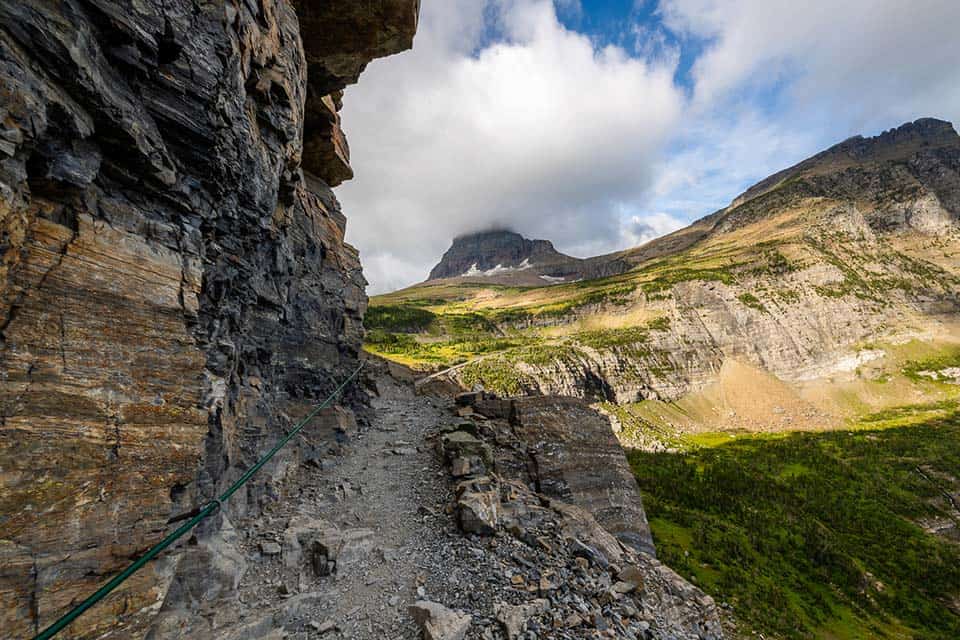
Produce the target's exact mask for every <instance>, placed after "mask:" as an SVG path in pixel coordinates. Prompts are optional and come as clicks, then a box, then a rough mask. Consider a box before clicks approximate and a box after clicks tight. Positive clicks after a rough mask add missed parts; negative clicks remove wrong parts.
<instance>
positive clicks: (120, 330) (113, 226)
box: [0, 0, 418, 638]
mask: <svg viewBox="0 0 960 640" xmlns="http://www.w3.org/2000/svg"><path fill="white" fill-rule="evenodd" d="M417 8H418V2H416V0H383V1H382V2H372V3H354V2H347V1H345V0H344V1H336V2H298V3H296V6H294V5H293V4H291V3H290V2H287V1H285V0H260V1H256V2H226V3H206V2H200V1H199V0H165V1H163V2H161V1H160V0H146V1H144V2H105V1H100V0H90V1H86V2H83V1H80V0H58V1H55V0H41V1H38V2H30V3H22V2H13V1H10V0H4V1H2V2H0V228H2V231H3V234H2V238H3V260H2V265H0V331H2V344H0V370H2V371H3V377H2V378H0V410H2V423H0V531H2V533H0V538H2V540H0V557H2V562H0V566H2V569H0V628H3V629H4V632H5V633H9V634H12V635H14V636H26V635H29V634H30V633H31V632H34V631H36V630H37V629H39V628H42V627H43V626H45V625H47V624H49V623H50V622H52V621H53V620H54V619H56V617H57V616H59V615H60V614H62V613H64V612H65V610H66V609H67V608H68V607H69V606H70V604H71V603H72V602H75V601H77V600H78V599H79V598H80V597H81V596H84V595H86V594H87V593H88V592H90V591H92V590H93V589H94V588H95V587H96V586H98V585H99V584H101V583H102V582H103V581H104V580H105V576H107V575H109V574H112V573H114V572H115V571H116V570H117V569H118V568H119V567H121V566H123V565H125V564H126V563H127V562H129V561H130V559H131V558H132V557H133V556H135V555H137V554H138V553H140V552H142V551H143V550H144V549H145V548H147V547H148V546H149V545H151V544H152V543H154V542H156V541H157V540H159V538H160V537H161V536H162V534H163V531H164V529H165V527H164V522H165V521H166V519H167V518H168V517H170V516H171V515H172V514H174V513H176V512H178V511H181V510H185V509H187V508H189V507H190V506H192V505H193V504H196V503H198V502H201V501H203V500H205V499H209V498H210V497H212V496H213V495H215V493H216V492H217V491H218V490H219V489H223V488H224V487H225V486H226V485H227V483H229V482H230V481H232V480H233V479H234V478H236V477H237V476H238V475H239V474H240V473H242V471H243V470H244V469H245V468H246V467H247V466H249V465H250V464H251V462H252V461H253V460H255V459H256V457H258V455H259V454H260V453H262V452H263V451H264V450H265V448H266V447H268V446H269V445H271V444H272V443H273V442H274V441H275V440H276V438H277V437H278V435H279V434H281V433H282V429H283V428H284V427H285V426H286V425H288V424H289V423H290V416H292V415H297V414H299V413H301V412H302V411H303V410H304V407H305V406H306V405H308V404H309V403H310V402H312V401H315V400H317V399H319V398H322V397H325V396H326V394H328V393H329V392H330V391H331V390H332V389H333V388H334V387H335V386H336V384H338V383H339V381H340V380H342V379H343V378H344V377H345V376H346V375H348V374H349V372H351V371H352V370H353V369H354V368H355V367H356V365H357V362H358V360H357V357H358V350H359V346H360V338H361V333H362V327H361V318H362V314H363V311H364V308H365V304H366V297H365V295H364V291H363V288H364V286H365V282H364V280H363V277H362V275H361V272H360V264H359V260H358V256H357V253H356V251H355V250H354V249H353V248H352V247H350V246H349V245H346V244H345V243H344V241H343V234H344V222H345V221H344V217H343V215H342V214H341V213H340V210H339V205H338V203H337V201H336V199H335V198H334V196H333V194H332V192H331V191H330V188H329V185H332V184H336V183H338V182H339V181H341V180H343V179H344V178H346V177H349V175H350V171H349V165H348V164H347V161H348V152H347V150H346V143H345V141H344V140H343V137H342V133H341V132H340V131H339V124H338V122H339V121H338V117H337V115H336V111H337V109H338V107H339V104H340V93H339V92H340V91H341V90H342V89H343V87H344V86H345V85H346V84H347V83H349V82H353V81H355V80H356V77H357V75H358V74H359V72H360V71H361V70H362V69H363V66H364V65H365V64H366V63H367V62H368V61H369V60H370V59H371V58H373V57H376V56H380V55H386V54H389V53H392V52H395V51H399V50H401V49H403V48H406V47H408V46H409V45H410V42H411V39H412V37H413V32H414V30H415V27H416V14H417ZM297 11H300V12H301V13H302V14H303V16H305V19H304V20H303V26H304V29H305V30H304V31H303V32H302V33H301V27H300V23H299V22H298V15H297ZM304 42H306V43H308V45H307V46H306V50H305V47H304V44H303V43H304ZM321 43H322V44H321ZM316 48H320V49H322V50H316ZM308 76H309V77H310V79H311V80H310V82H308ZM314 77H316V78H319V79H321V80H317V81H316V82H314ZM305 137H306V139H307V143H306V145H305V143H304V138H305ZM305 148H306V149H308V150H305ZM308 156H309V162H307V157H308ZM305 169H307V170H311V171H313V172H315V177H314V176H311V175H309V174H308V173H305V171H304V170H305ZM359 401H360V395H359V394H358V392H356V391H354V390H349V391H348V394H347V402H348V403H353V404H356V403H357V402H359ZM295 455H296V452H295V451H293V452H292V453H288V454H285V455H284V456H281V457H280V458H279V459H278V460H277V461H276V462H275V463H273V464H271V465H270V466H269V467H268V468H267V469H266V470H265V471H266V473H264V474H263V476H262V477H260V478H258V479H257V480H256V481H255V482H253V483H252V484H251V485H250V486H249V488H248V489H247V490H245V491H242V492H240V493H239V494H237V495H236V496H235V498H234V500H233V501H231V503H230V504H229V505H228V506H227V508H226V509H225V512H224V514H222V516H221V517H223V518H227V519H229V517H230V516H231V514H234V513H238V512H242V513H251V512H252V513H255V512H256V511H257V510H258V509H259V508H260V507H261V505H262V503H263V502H264V501H268V500H270V499H272V498H273V497H275V496H274V495H273V489H272V486H273V485H272V480H271V478H272V477H277V476H278V475H282V474H283V473H284V471H285V469H286V468H288V466H289V465H290V464H291V462H293V461H294V460H293V458H292V456H295ZM217 526H218V523H213V524H212V527H213V528H216V527H217ZM205 535H206V533H205V532H204V533H202V534H201V536H200V548H202V547H203V546H204V540H205ZM199 558H200V560H203V556H199ZM176 565H177V562H176V557H174V558H173V559H172V560H171V561H170V562H167V563H165V564H164V563H161V564H159V565H156V566H152V567H149V568H147V569H145V570H144V571H142V572H141V573H139V574H137V576H136V577H135V578H134V579H132V580H131V581H129V582H127V583H126V584H125V585H124V586H123V587H122V588H121V589H120V590H118V591H117V592H115V593H114V594H113V595H112V596H111V597H110V598H109V599H108V600H107V601H106V602H105V603H103V604H102V605H100V606H98V607H97V608H95V609H94V610H92V611H91V612H89V613H88V614H87V615H86V616H84V617H83V618H82V619H81V620H80V621H78V622H77V623H75V625H74V626H73V627H72V628H71V631H72V632H73V633H74V634H75V635H74V637H78V638H81V637H82V638H86V637H99V636H102V635H103V634H104V633H112V634H114V636H115V637H137V636H139V635H142V633H143V630H144V629H145V628H146V627H147V626H148V625H149V623H150V620H151V617H152V615H153V613H154V612H155V610H156V608H157V607H158V606H159V605H160V604H161V603H162V602H163V601H164V598H165V597H166V589H167V585H168V584H169V583H170V581H171V579H173V575H174V572H175V567H176ZM193 570H194V571H198V570H199V571H200V572H202V571H203V568H202V564H201V565H199V566H195V567H193Z"/></svg>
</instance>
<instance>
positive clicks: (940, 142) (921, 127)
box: [730, 118, 960, 207]
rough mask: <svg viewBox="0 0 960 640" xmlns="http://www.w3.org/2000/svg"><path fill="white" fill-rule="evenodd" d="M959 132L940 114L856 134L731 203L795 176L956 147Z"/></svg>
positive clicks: (959, 140)
mask: <svg viewBox="0 0 960 640" xmlns="http://www.w3.org/2000/svg"><path fill="white" fill-rule="evenodd" d="M958 145H960V136H958V135H957V132H956V130H955V129H954V128H953V125H952V124H951V123H950V122H947V121H946V120H939V119H937V118H920V119H918V120H914V121H913V122H906V123H904V124H902V125H900V126H899V127H894V128H892V129H888V130H886V131H884V132H883V133H880V134H879V135H876V136H871V137H864V136H861V135H856V136H853V137H850V138H847V139H846V140H844V141H843V142H840V143H837V144H835V145H833V146H832V147H830V148H828V149H826V150H824V151H821V152H820V153H818V154H816V155H813V156H810V157H809V158H807V159H806V160H803V161H801V162H799V163H797V164H795V165H793V166H792V167H789V168H787V169H784V170H782V171H779V172H777V173H775V174H773V175H772V176H770V177H768V178H765V179H763V180H761V181H760V182H758V183H757V184H755V185H753V186H752V187H750V188H749V189H747V190H746V191H744V192H743V193H742V194H740V195H739V196H737V197H736V198H734V200H733V202H732V203H731V204H730V206H731V207H736V206H739V205H741V204H743V203H745V202H747V201H748V200H751V199H753V198H755V197H757V196H760V195H763V194H764V193H766V192H768V191H770V190H771V189H774V188H775V187H776V186H777V185H779V184H781V183H783V182H784V181H786V180H789V179H790V178H794V177H801V176H811V175H817V174H823V173H829V172H832V171H836V170H840V169H843V168H845V167H847V166H853V165H861V164H866V163H871V162H884V161H897V160H906V159H908V158H910V157H912V156H913V155H915V154H916V153H917V152H919V151H921V150H923V149H935V148H938V147H956V146H958Z"/></svg>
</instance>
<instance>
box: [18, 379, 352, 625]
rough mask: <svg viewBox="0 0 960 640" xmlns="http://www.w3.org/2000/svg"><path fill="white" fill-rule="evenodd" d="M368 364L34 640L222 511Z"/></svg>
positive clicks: (65, 622)
mask: <svg viewBox="0 0 960 640" xmlns="http://www.w3.org/2000/svg"><path fill="white" fill-rule="evenodd" d="M365 364H366V362H361V363H360V366H359V367H357V368H356V369H355V370H354V372H353V373H351V374H350V375H349V376H348V377H347V378H346V379H345V380H344V381H343V382H341V383H340V386H338V387H337V388H336V389H334V390H333V392H332V393H331V394H330V395H329V396H327V399H326V400H324V401H323V402H322V403H320V404H318V405H317V406H316V407H314V408H313V410H312V411H311V412H310V413H308V414H307V415H306V416H305V417H304V418H303V419H301V420H300V422H298V423H297V425H296V426H295V427H294V428H293V430H292V431H290V433H288V434H287V435H286V436H284V437H283V438H281V440H280V441H279V442H278V443H277V444H276V445H275V446H274V447H273V449H271V450H270V451H269V452H268V453H267V454H266V455H265V456H263V457H262V458H260V460H259V461H258V462H257V463H256V464H255V465H253V466H252V467H250V469H248V470H247V472H246V473H244V474H243V475H242V476H240V478H239V479H238V480H237V481H236V482H234V483H233V484H232V485H230V488H229V489H227V490H226V491H224V492H223V493H222V494H221V495H220V497H218V498H214V499H213V500H211V501H210V502H208V503H207V504H206V505H204V506H203V507H202V508H201V509H200V510H199V511H197V513H196V515H194V516H193V517H192V518H190V520H188V521H187V522H185V523H184V524H183V525H181V526H180V527H179V528H178V529H177V530H176V531H174V532H173V533H171V534H170V535H168V536H167V537H166V538H164V539H163V540H161V541H160V542H158V543H157V544H156V545H155V546H154V547H153V548H151V549H150V550H149V551H147V552H146V553H145V554H143V555H142V556H140V557H139V558H138V559H137V560H136V561H135V562H134V563H133V564H131V565H130V566H129V567H127V568H126V569H124V570H123V571H122V572H121V573H119V574H118V575H117V576H116V577H114V578H113V579H112V580H111V581H110V582H108V583H107V584H105V585H103V586H102V587H100V588H99V589H97V590H96V591H95V592H94V593H93V594H92V595H90V597H88V598H87V599H86V600H84V601H83V602H81V603H80V604H78V605H77V606H76V607H74V608H73V609H71V610H70V612H68V613H67V614H66V615H64V616H63V617H62V618H60V619H59V620H57V621H56V622H54V623H53V624H52V625H50V626H49V627H47V628H46V629H44V630H43V631H42V632H40V634H39V635H37V636H36V637H34V639H33V640H48V638H52V637H53V636H55V635H56V634H57V633H59V632H60V631H62V630H63V629H64V627H66V626H67V625H68V624H70V623H71V622H73V621H74V620H76V619H77V618H79V617H80V616H81V615H83V613H84V612H85V611H86V610H87V609H89V608H90V607H92V606H93V605H95V604H96V603H98V602H99V601H100V600H102V599H103V598H105V597H106V596H107V594H109V593H110V592H111V591H113V590H114V589H116V588H117V587H118V586H120V584H121V583H122V582H123V581H124V580H126V579H127V578H129V577H130V576H132V575H133V574H134V573H136V572H137V571H138V570H139V569H141V568H142V567H143V566H144V565H145V564H147V563H148V562H150V561H151V560H153V559H154V558H156V557H157V555H159V554H160V552H161V551H163V550H164V549H166V548H167V547H169V546H170V545H171V544H173V543H174V542H175V541H176V540H177V539H178V538H180V537H181V536H183V534H185V533H187V532H188V531H190V530H191V529H193V528H194V527H195V526H197V525H198V524H199V523H200V521H201V520H203V519H204V518H207V517H209V516H210V515H212V514H213V513H214V512H216V511H217V510H218V509H219V508H220V506H221V505H222V504H223V503H224V502H226V501H227V500H228V499H229V498H230V496H232V495H233V494H234V493H236V492H237V490H238V489H239V488H240V487H242V486H243V485H244V484H246V482H247V481H248V480H249V479H250V478H252V477H253V475H254V474H255V473H256V472H257V471H259V470H260V469H261V467H263V465H265V464H267V462H269V461H270V458H272V457H273V456H274V454H276V453H277V451H279V450H280V449H282V448H283V447H284V445H286V444H287V443H288V442H290V440H291V439H292V438H293V437H294V436H295V435H297V434H298V433H300V430H301V429H303V428H304V427H305V426H307V423H308V422H310V420H312V419H313V417H314V416H316V415H317V414H318V413H320V411H321V410H322V409H325V408H326V407H328V406H329V405H330V402H331V401H332V400H333V399H334V398H335V397H337V395H338V394H339V393H340V392H341V391H343V389H344V388H345V387H346V386H347V384H349V383H350V381H351V380H353V379H354V378H355V377H357V374H358V373H360V370H361V369H363V366H364V365H365Z"/></svg>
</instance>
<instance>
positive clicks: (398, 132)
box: [338, 0, 683, 291]
mask: <svg viewBox="0 0 960 640" xmlns="http://www.w3.org/2000/svg"><path fill="white" fill-rule="evenodd" d="M491 32H493V33H494V35H495V37H494V38H491ZM673 72H674V69H673V67H672V65H671V64H670V63H667V62H661V63H648V62H646V61H645V60H642V59H637V58H631V57H630V56H628V55H627V53H626V52H625V51H623V50H622V49H619V48H617V47H612V46H607V47H599V48H598V47H596V46H595V45H594V43H593V42H592V41H591V39H590V38H588V37H586V36H584V35H582V34H579V33H576V32H572V31H568V30H566V29H565V28H564V27H563V26H562V25H561V23H560V22H559V21H558V19H557V16H556V13H555V10H554V5H553V4H552V3H551V2H546V1H537V0H509V1H508V0H499V1H495V0H489V1H487V2H479V1H475V0H470V1H466V0H461V1H449V2H448V1H443V2H425V3H424V5H423V9H422V16H421V26H420V30H419V32H418V35H417V37H416V41H415V43H414V49H413V51H412V52H410V53H406V54H403V55H402V56H397V57H394V58H389V59H386V60H384V61H379V62H375V63H372V64H371V65H370V67H369V68H368V70H367V71H366V73H365V74H364V77H363V78H362V80H361V82H360V84H359V85H357V86H356V87H351V88H350V89H349V90H348V91H347V94H346V96H345V99H344V110H343V119H344V127H345V129H346V132H347V135H348V138H349V140H350V146H351V156H352V159H353V164H354V168H355V170H356V178H354V180H353V181H351V182H348V183H346V184H344V185H343V186H342V187H339V188H338V195H339V197H340V199H341V200H342V202H343V205H344V210H345V211H346V212H347V215H348V217H349V227H348V230H349V235H348V237H349V239H350V240H351V241H352V242H354V243H355V244H356V245H357V246H358V247H359V248H360V250H361V254H362V257H363V260H364V265H365V271H366V273H367V278H368V279H369V280H370V282H371V291H383V290H386V289H389V288H393V287H396V286H400V285H403V284H409V283H410V282H411V280H410V274H413V273H419V274H420V276H419V277H418V278H416V279H420V278H422V277H425V275H426V273H427V272H428V270H429V268H430V266H431V264H432V263H433V262H435V261H436V259H437V258H438V257H439V256H440V255H441V254H442V253H443V251H444V250H445V249H446V248H447V246H448V245H449V242H450V240H451V239H452V238H453V237H454V236H455V235H457V234H459V233H464V232H469V231H471V230H476V229H481V228H485V227H490V226H492V225H504V226H509V227H511V228H513V229H516V230H517V231H519V232H521V233H524V234H527V235H530V236H536V237H546V238H549V239H551V240H553V241H554V242H555V243H556V244H557V246H558V247H559V248H561V249H562V250H566V251H569V252H571V253H574V254H579V255H584V254H583V252H584V251H585V250H587V249H596V248H604V249H605V250H608V251H609V250H613V249H615V248H621V247H622V246H625V245H624V244H623V240H622V238H621V220H620V215H619V211H620V209H621V208H622V206H623V205H624V203H629V202H633V201H636V200H637V199H639V198H641V197H642V195H643V193H644V191H645V190H646V188H647V186H648V185H650V184H651V183H652V182H653V180H654V176H653V174H652V171H651V169H652V166H653V164H654V162H655V161H656V158H657V157H658V154H659V152H660V149H661V148H662V146H663V145H664V143H665V142H666V140H667V135H668V134H669V132H671V131H672V130H673V129H674V128H675V126H676V123H677V120H678V118H679V117H680V115H681V113H682V109H683V96H682V93H681V92H680V91H678V89H677V88H676V87H675V86H674V83H673ZM388 257H389V259H388Z"/></svg>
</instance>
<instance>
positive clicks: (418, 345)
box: [367, 118, 960, 430]
mask: <svg viewBox="0 0 960 640" xmlns="http://www.w3.org/2000/svg"><path fill="white" fill-rule="evenodd" d="M958 242H960V137H958V135H957V133H956V131H955V130H954V128H953V126H952V125H951V124H950V123H948V122H943V121H940V120H935V119H930V118H927V119H921V120H918V121H916V122H911V123H906V124H904V125H902V126H900V127H898V128H896V129H892V130H890V131H887V132H885V133H883V134H881V135H879V136H875V137H872V138H863V137H856V138H851V139H850V140H847V141H845V142H842V143H840V144H838V145H836V146H834V147H831V148H830V149H828V150H826V151H824V152H823V153H820V154H817V155H816V156H813V157H811V158H809V159H808V160H805V161H803V162H801V163H800V164H798V165H796V166H794V167H791V168H789V169H786V170H784V171H782V172H779V173H777V174H775V175H773V176H771V177H770V178H768V179H766V180H763V181H762V182H760V183H758V184H757V185H756V186H754V187H752V188H750V189H749V190H747V191H746V192H745V193H743V194H742V195H740V196H739V197H737V198H735V199H734V200H733V202H732V203H731V204H730V206H728V207H725V208H724V209H722V210H720V211H717V212H716V213H714V214H712V215H709V216H707V217H705V218H703V219H702V220H699V221H697V222H694V223H693V224H691V225H690V226H688V227H686V228H684V229H681V230H679V231H676V232H674V233H672V234H669V235H667V236H664V237H662V238H659V239H657V240H654V241H652V242H649V243H647V244H645V245H642V246H639V247H636V248H633V249H629V250H626V251H623V252H620V253H617V254H611V255H608V256H598V257H596V258H590V259H586V260H576V261H575V262H569V263H567V264H566V265H565V266H566V267H569V269H570V271H571V272H576V271H577V270H579V272H578V275H576V276H574V277H573V278H569V279H564V280H563V281H560V280H556V281H554V280H548V281H547V282H543V281H541V282H539V283H534V282H530V281H527V280H524V279H523V278H528V276H527V275H526V274H528V273H530V272H532V271H534V270H533V269H528V270H525V271H506V270H500V271H498V272H496V273H490V274H475V275H473V276H471V277H460V278H452V279H451V278H448V279H444V280H436V281H434V280H428V281H427V282H425V283H421V284H419V285H416V286H414V287H410V288H408V289H404V290H401V291H397V292H394V293H391V294H387V295H383V296H377V297H376V298H374V299H373V300H372V306H371V310H370V313H368V318H369V321H368V322H367V327H368V328H370V329H373V331H372V332H371V333H370V335H369V338H368V348H369V349H370V350H372V351H374V352H377V353H380V354H383V355H385V356H386V357H394V358H397V359H399V360H401V361H403V362H405V363H407V364H412V365H415V366H420V367H421V368H424V369H430V368H435V369H442V368H444V367H448V366H452V368H451V369H450V370H449V372H448V373H447V374H445V375H446V376H447V377H451V378H453V379H455V380H456V381H458V382H459V383H460V384H462V385H464V386H466V387H472V386H474V385H477V384H481V385H483V386H485V387H486V388H487V389H492V390H496V391H499V392H501V393H509V394H524V393H525V394H548V395H549V394H559V395H569V396H577V397H581V398H587V399H591V400H594V401H600V402H608V403H616V404H617V405H620V406H621V407H624V406H627V405H631V411H632V410H633V409H637V411H639V412H640V415H639V416H634V417H639V418H640V419H642V420H643V421H647V422H650V423H654V424H660V425H664V426H666V427H668V429H672V428H674V427H678V426H682V427H683V428H693V429H695V430H698V429H707V430H711V429H719V428H743V429H750V430H753V429H764V430H767V429H777V428H781V427H783V428H788V427H792V428H822V427H824V426H831V425H839V424H842V422H843V420H844V419H847V418H851V417H855V416H856V415H859V413H858V412H863V411H865V410H870V409H873V410H877V411H879V410H883V409H885V408H888V407H890V406H893V405H897V404H903V403H908V402H921V401H934V400H940V399H942V394H941V393H940V391H937V392H936V393H933V394H932V395H931V394H929V393H927V391H925V390H924V389H922V388H920V387H918V386H917V385H915V384H914V382H912V381H910V380H907V379H904V378H903V375H902V372H901V370H902V369H903V368H904V367H907V368H909V367H910V366H912V365H911V364H910V363H912V362H914V361H918V362H919V361H920V360H922V359H923V358H927V357H933V356H935V355H936V354H938V353H939V354H942V353H944V352H949V351H950V349H952V348H954V347H955V346H956V344H957V342H958V341H960V322H958V319H957V318H958V316H957V313H958V308H960V307H958V305H960V300H958V297H957V291H958V290H960V263H958V253H957V251H956V247H957V246H958ZM455 247H456V243H455ZM473 259H474V260H476V259H477V258H473ZM595 265H603V266H604V268H605V269H607V270H608V273H609V274H610V275H606V276H603V277H591V274H590V273H589V272H588V271H589V269H587V267H590V268H592V267H593V266H595ZM560 268H561V267H558V266H553V267H551V269H552V270H553V271H551V273H557V274H558V275H559V273H558V271H559V269H560ZM535 278H536V276H535ZM574 279H576V280H577V281H573V280H574ZM532 284H536V285H537V286H535V287H529V285H532ZM518 285H527V286H528V288H523V289H518V288H517V287H518ZM947 368H949V367H947ZM937 375H940V374H937ZM944 375H945V374H944ZM890 380H897V381H898V383H897V384H893V383H892V382H889V381H890ZM921 386H922V385H921ZM761 390H762V392H761ZM677 403H679V404H677ZM632 405H639V406H637V407H633V406H632ZM621 413H622V412H621ZM623 417H628V416H623Z"/></svg>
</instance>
